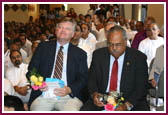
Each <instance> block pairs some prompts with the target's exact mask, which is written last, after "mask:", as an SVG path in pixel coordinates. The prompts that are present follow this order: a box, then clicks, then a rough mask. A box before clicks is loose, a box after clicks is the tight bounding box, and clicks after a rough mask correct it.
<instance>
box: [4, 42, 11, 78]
mask: <svg viewBox="0 0 168 115" xmlns="http://www.w3.org/2000/svg"><path fill="white" fill-rule="evenodd" d="M9 55H10V50H9V49H8V46H7V42H6V40H4V75H5V77H6V70H7V69H8V67H9V65H12V63H11V61H10V58H9Z"/></svg>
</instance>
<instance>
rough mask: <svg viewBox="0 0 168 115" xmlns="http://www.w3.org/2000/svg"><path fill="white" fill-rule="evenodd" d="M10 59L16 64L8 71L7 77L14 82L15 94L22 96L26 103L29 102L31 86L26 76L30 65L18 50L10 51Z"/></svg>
mask: <svg viewBox="0 0 168 115" xmlns="http://www.w3.org/2000/svg"><path fill="white" fill-rule="evenodd" d="M10 59H11V62H12V63H13V65H14V66H13V67H10V68H8V70H7V71H6V79H8V80H9V81H10V82H11V83H12V85H13V87H14V89H15V95H16V96H18V97H19V98H21V100H22V101H23V102H24V103H27V102H28V100H29V96H30V90H29V88H30V87H29V86H28V81H27V78H26V73H27V67H28V65H27V64H24V63H22V56H21V53H20V52H19V51H18V50H13V51H12V52H10Z"/></svg>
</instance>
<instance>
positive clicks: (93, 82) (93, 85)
mask: <svg viewBox="0 0 168 115" xmlns="http://www.w3.org/2000/svg"><path fill="white" fill-rule="evenodd" d="M96 57H97V56H96V53H95V52H94V53H93V58H92V63H91V67H90V70H89V78H88V89H89V93H90V95H92V94H93V93H94V92H98V88H97V67H98V66H97V60H96Z"/></svg>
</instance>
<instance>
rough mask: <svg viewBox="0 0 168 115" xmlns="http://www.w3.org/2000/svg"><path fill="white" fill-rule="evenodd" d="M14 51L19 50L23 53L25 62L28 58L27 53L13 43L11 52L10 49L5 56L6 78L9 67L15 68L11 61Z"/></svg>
mask: <svg viewBox="0 0 168 115" xmlns="http://www.w3.org/2000/svg"><path fill="white" fill-rule="evenodd" d="M13 50H19V51H20V52H21V55H22V59H23V60H24V59H26V58H27V53H26V52H25V51H24V50H23V49H22V48H20V49H19V46H18V45H16V44H15V43H12V44H11V46H10V50H9V49H8V50H7V51H6V52H5V54H4V66H5V73H4V74H5V76H6V71H7V69H8V68H9V67H13V64H12V62H11V59H10V52H11V51H13ZM23 60H22V61H23Z"/></svg>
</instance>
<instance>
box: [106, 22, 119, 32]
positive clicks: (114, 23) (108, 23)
mask: <svg viewBox="0 0 168 115" xmlns="http://www.w3.org/2000/svg"><path fill="white" fill-rule="evenodd" d="M110 24H113V25H114V26H116V25H117V23H116V22H112V21H108V22H107V23H106V24H105V25H104V30H105V32H108V31H107V30H106V29H105V28H106V27H107V26H108V25H110Z"/></svg>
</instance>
